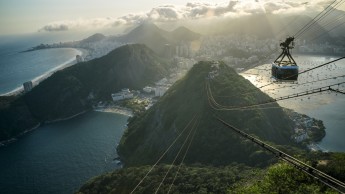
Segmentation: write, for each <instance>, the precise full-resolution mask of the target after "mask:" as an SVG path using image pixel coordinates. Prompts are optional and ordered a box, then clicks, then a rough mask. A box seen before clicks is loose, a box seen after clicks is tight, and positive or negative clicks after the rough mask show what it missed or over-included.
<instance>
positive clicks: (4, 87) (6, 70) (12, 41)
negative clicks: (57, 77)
mask: <svg viewBox="0 0 345 194" xmlns="http://www.w3.org/2000/svg"><path fill="white" fill-rule="evenodd" d="M58 40H59V39H58V38H53V39H50V38H49V37H40V36H29V37H27V36H25V37H22V36H17V37H16V36H14V37H8V38H5V37H0V95H3V94H6V93H9V92H11V91H13V90H16V89H19V88H20V87H22V84H23V83H24V82H27V81H34V82H37V81H38V80H39V78H40V77H41V78H42V77H44V76H45V75H48V74H49V73H50V72H53V71H56V70H58V69H60V68H63V67H64V66H66V65H68V64H71V63H73V62H74V61H75V57H76V55H81V54H82V51H80V50H77V49H73V48H56V49H45V50H37V51H32V52H21V51H25V50H27V49H29V48H32V47H34V46H37V45H39V44H41V43H46V42H48V43H52V42H56V41H58Z"/></svg>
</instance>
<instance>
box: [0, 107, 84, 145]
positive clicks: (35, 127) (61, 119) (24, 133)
mask: <svg viewBox="0 0 345 194" xmlns="http://www.w3.org/2000/svg"><path fill="white" fill-rule="evenodd" d="M88 111H89V110H85V111H82V112H79V113H77V114H75V115H72V116H69V117H66V118H60V119H56V120H51V121H46V122H44V123H45V124H51V123H56V122H60V121H66V120H69V119H73V118H75V117H77V116H79V115H82V114H85V113H87V112H88ZM40 126H41V123H38V124H37V125H36V126H34V127H32V128H29V129H26V130H24V131H23V132H21V133H20V134H19V135H17V136H15V137H11V138H10V139H7V140H3V141H0V148H1V147H3V146H7V145H8V144H11V143H14V142H16V141H17V140H18V138H19V137H21V136H23V135H26V134H27V133H29V132H32V131H34V130H35V129H37V128H39V127H40Z"/></svg>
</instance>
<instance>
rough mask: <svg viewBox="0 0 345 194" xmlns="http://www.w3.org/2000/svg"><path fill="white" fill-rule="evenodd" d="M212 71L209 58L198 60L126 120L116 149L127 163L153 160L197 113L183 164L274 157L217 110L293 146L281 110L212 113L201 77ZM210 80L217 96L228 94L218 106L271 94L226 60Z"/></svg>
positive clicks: (251, 162)
mask: <svg viewBox="0 0 345 194" xmlns="http://www.w3.org/2000/svg"><path fill="white" fill-rule="evenodd" d="M212 70H213V67H212V62H199V63H198V64H196V65H195V66H194V67H193V68H192V69H191V70H190V72H189V73H188V74H187V75H186V76H185V77H184V78H183V79H181V80H180V81H178V82H177V83H175V84H174V85H173V86H172V87H171V88H170V89H169V90H168V91H167V93H166V94H165V95H164V96H163V97H162V98H161V99H160V100H159V101H158V102H157V103H156V104H155V105H154V106H153V107H152V108H151V109H149V110H148V111H147V112H145V113H144V114H142V115H140V116H137V117H135V118H133V119H131V120H130V122H129V125H128V129H127V131H126V132H125V133H124V135H123V137H122V139H121V142H120V145H119V146H118V152H119V154H120V156H121V158H122V160H123V161H124V163H125V164H126V165H127V166H138V165H147V164H153V163H154V162H155V161H156V160H157V158H158V156H159V155H160V153H163V152H164V150H165V149H166V148H167V147H168V146H169V145H170V143H171V142H173V140H174V139H175V137H177V136H178V134H179V133H180V132H181V131H182V130H183V128H184V127H185V126H186V124H187V123H188V122H189V121H190V120H191V119H192V118H193V116H194V115H195V114H197V115H198V117H199V127H198V129H197V133H196V135H195V138H194V141H193V144H192V145H191V147H190V151H189V153H188V156H189V157H188V158H186V161H185V162H186V163H187V164H192V163H202V164H211V165H216V166H218V165H226V164H229V163H231V162H238V163H245V164H248V165H252V166H262V165H267V164H269V163H271V162H272V161H274V158H272V157H271V156H270V155H269V154H268V153H266V152H264V151H262V150H261V149H260V148H259V147H257V146H255V145H254V144H253V143H252V142H250V141H247V140H244V139H242V138H241V137H239V136H238V135H237V134H236V133H234V132H233V131H231V129H228V128H225V127H224V126H223V125H222V124H221V123H220V122H218V121H217V120H216V119H215V118H214V115H215V114H217V115H219V116H220V117H222V118H224V119H225V120H227V121H228V122H229V123H231V124H233V125H234V126H236V127H238V128H240V129H243V130H245V131H247V132H249V133H251V134H254V135H256V136H258V137H260V138H261V139H263V140H265V141H270V142H273V143H275V144H283V145H294V143H293V142H292V140H291V138H290V137H291V135H292V133H293V127H292V126H293V123H292V121H291V120H290V119H289V118H288V117H287V116H286V115H285V113H284V112H283V111H282V110H281V109H280V108H275V109H255V110H251V111H219V112H215V111H213V110H212V109H211V108H210V107H209V104H208V99H207V97H206V92H205V79H206V77H208V74H209V72H210V71H212ZM211 84H212V90H213V93H214V95H215V96H231V95H232V96H231V97H229V98H226V99H224V98H223V99H221V98H217V101H219V103H221V104H226V105H230V106H231V105H233V106H234V105H235V106H236V105H239V106H241V105H242V106H243V105H248V104H253V103H257V102H259V101H265V100H266V101H267V100H270V97H269V96H267V95H266V94H264V93H262V92H261V91H260V90H257V89H256V88H255V87H254V86H253V85H252V84H251V83H250V82H249V81H247V80H245V79H244V78H242V77H241V76H239V75H238V74H237V73H236V72H235V71H234V70H233V69H231V68H229V67H227V66H226V65H224V64H220V65H219V75H218V76H217V77H216V78H215V79H213V80H212V81H211ZM249 90H253V91H254V92H253V93H250V94H248V95H246V96H241V95H238V94H240V93H244V92H246V91H249ZM234 94H236V95H234ZM276 106H278V105H276ZM186 135H187V133H184V134H183V135H182V137H181V138H180V139H179V140H178V142H177V143H176V146H174V147H173V148H172V150H171V151H169V152H168V154H167V156H166V157H165V158H164V159H163V160H164V162H168V161H172V160H173V157H174V156H175V155H176V153H177V152H178V150H179V148H180V146H181V145H182V141H183V139H184V138H185V137H186Z"/></svg>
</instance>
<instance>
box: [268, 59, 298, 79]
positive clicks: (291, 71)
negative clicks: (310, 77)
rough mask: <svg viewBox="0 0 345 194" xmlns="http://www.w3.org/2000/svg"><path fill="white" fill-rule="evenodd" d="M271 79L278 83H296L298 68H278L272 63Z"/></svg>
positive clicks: (293, 66) (294, 66) (295, 66)
mask: <svg viewBox="0 0 345 194" xmlns="http://www.w3.org/2000/svg"><path fill="white" fill-rule="evenodd" d="M272 77H273V78H274V79H276V80H278V81H285V80H286V81H296V80H297V78H298V66H297V65H292V66H279V65H276V64H274V63H272Z"/></svg>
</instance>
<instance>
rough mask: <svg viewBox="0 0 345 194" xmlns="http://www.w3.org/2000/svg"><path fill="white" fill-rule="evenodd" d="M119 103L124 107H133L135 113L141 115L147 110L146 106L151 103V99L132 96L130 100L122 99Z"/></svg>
mask: <svg viewBox="0 0 345 194" xmlns="http://www.w3.org/2000/svg"><path fill="white" fill-rule="evenodd" d="M118 104H119V105H120V106H122V107H126V108H129V109H131V110H132V111H133V114H134V115H139V114H142V113H144V112H145V111H146V109H145V107H147V106H148V105H149V101H148V100H140V99H138V98H132V99H128V100H122V101H120V102H119V103H118Z"/></svg>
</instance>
